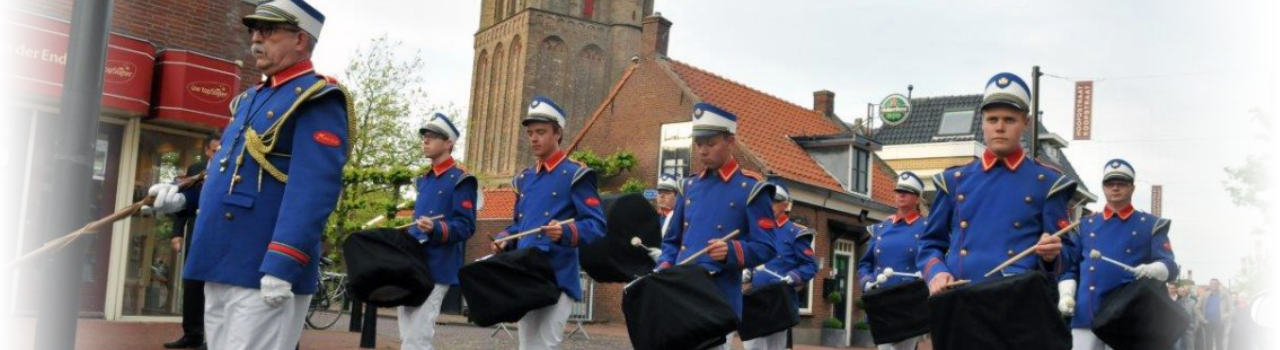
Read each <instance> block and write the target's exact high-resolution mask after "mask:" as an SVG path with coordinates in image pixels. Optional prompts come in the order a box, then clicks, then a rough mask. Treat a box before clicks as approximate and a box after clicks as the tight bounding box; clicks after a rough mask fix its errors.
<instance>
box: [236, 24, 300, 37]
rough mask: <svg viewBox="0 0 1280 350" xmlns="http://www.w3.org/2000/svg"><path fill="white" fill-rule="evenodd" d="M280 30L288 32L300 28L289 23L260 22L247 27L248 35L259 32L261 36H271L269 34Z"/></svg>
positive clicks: (296, 30) (294, 31)
mask: <svg viewBox="0 0 1280 350" xmlns="http://www.w3.org/2000/svg"><path fill="white" fill-rule="evenodd" d="M280 30H284V31H288V32H290V33H297V32H300V31H302V29H301V28H298V26H295V25H291V24H278V23H260V24H256V25H254V26H252V27H249V36H253V34H255V33H260V34H262V36H271V34H275V33H276V31H280Z"/></svg>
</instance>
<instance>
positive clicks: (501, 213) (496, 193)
mask: <svg viewBox="0 0 1280 350" xmlns="http://www.w3.org/2000/svg"><path fill="white" fill-rule="evenodd" d="M515 208H516V191H515V190H512V189H510V188H489V189H485V190H484V207H483V208H480V212H479V213H476V219H477V220H511V213H513V212H514V211H515Z"/></svg>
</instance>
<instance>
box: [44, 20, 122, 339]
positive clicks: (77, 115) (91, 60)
mask: <svg viewBox="0 0 1280 350" xmlns="http://www.w3.org/2000/svg"><path fill="white" fill-rule="evenodd" d="M112 2H113V1H111V0H100V1H76V3H75V6H72V12H71V35H70V39H69V44H68V47H67V66H66V72H65V77H64V78H63V80H62V101H61V105H60V108H59V110H58V111H59V113H58V116H56V117H50V118H47V119H44V120H39V121H37V123H39V124H40V125H39V126H37V127H38V128H39V129H40V130H41V132H39V133H38V136H37V137H39V138H40V139H39V140H40V141H39V142H40V145H42V148H44V149H48V150H49V151H50V153H48V154H46V155H45V156H44V158H45V159H44V161H43V163H44V164H45V166H43V167H42V169H40V171H42V172H43V175H44V176H37V177H36V178H38V179H39V178H43V179H49V180H48V182H45V185H46V186H45V187H44V190H43V191H42V192H43V193H44V196H43V198H38V199H37V200H38V201H39V202H41V203H40V205H39V206H40V207H42V208H44V210H42V211H41V212H43V213H45V214H44V215H43V217H42V218H41V220H40V221H41V222H42V226H44V229H43V230H42V232H41V233H40V237H38V238H37V240H40V241H43V242H47V241H50V240H53V239H56V238H58V237H60V236H61V235H62V234H65V233H67V232H71V231H74V230H76V229H77V228H80V227H81V226H82V225H84V224H85V223H86V222H88V220H89V218H90V215H91V213H90V212H89V211H90V207H89V201H90V193H91V192H92V181H91V180H90V179H92V173H93V160H94V146H95V144H96V140H97V139H98V116H99V115H100V114H101V113H100V111H101V108H102V84H103V72H104V70H105V68H106V57H107V39H108V37H109V35H110V33H111V5H112ZM114 185H115V184H109V186H114ZM84 243H85V242H83V241H80V242H76V243H75V244H71V245H69V246H67V247H65V248H63V249H61V250H59V251H57V252H55V253H53V254H50V255H49V256H48V257H47V258H46V260H45V261H46V263H45V264H43V265H44V268H43V269H42V271H38V272H36V273H38V274H39V275H40V276H42V281H41V282H40V283H41V284H42V286H43V288H42V289H41V290H42V293H41V294H40V296H39V297H38V298H39V299H40V300H39V301H38V304H39V305H40V306H39V307H40V309H39V311H38V316H37V320H36V338H35V341H36V344H35V345H36V347H35V348H36V349H39V350H72V349H75V347H76V321H77V320H76V318H77V317H78V315H79V311H80V283H81V282H80V270H81V268H82V267H81V264H82V261H83V260H84V247H85V244H84ZM29 269H31V270H34V269H38V268H29ZM33 272H34V271H33Z"/></svg>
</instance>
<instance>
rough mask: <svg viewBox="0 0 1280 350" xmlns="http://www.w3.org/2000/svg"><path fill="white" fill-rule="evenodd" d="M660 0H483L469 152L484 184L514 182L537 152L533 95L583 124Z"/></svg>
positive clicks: (572, 126) (574, 125)
mask: <svg viewBox="0 0 1280 350" xmlns="http://www.w3.org/2000/svg"><path fill="white" fill-rule="evenodd" d="M652 12H653V0H623V1H595V0H484V1H482V2H481V11H480V30H479V31H478V32H477V33H476V36H475V59H474V61H473V69H472V79H471V104H470V109H469V111H470V120H469V122H468V124H467V125H468V130H467V157H466V158H467V160H468V165H470V166H471V170H472V171H473V172H475V173H476V174H479V175H481V179H482V181H484V183H485V185H498V184H505V183H507V182H509V180H510V178H511V176H512V175H514V174H515V172H516V171H518V170H520V169H523V168H524V167H525V166H526V164H528V162H529V161H532V160H533V156H532V155H531V154H530V153H529V150H528V148H527V147H521V144H522V143H521V142H520V132H519V131H520V129H519V127H520V123H519V118H520V117H521V116H523V115H524V108H525V106H527V105H528V104H529V101H531V100H532V99H533V96H534V95H545V96H548V97H550V98H551V99H553V100H555V101H556V102H557V104H559V105H560V106H561V107H563V108H564V109H565V113H567V114H568V118H567V119H568V124H569V125H568V126H567V127H566V129H567V130H566V133H565V134H566V135H573V134H575V133H577V132H578V130H580V129H581V127H582V124H583V121H584V120H586V117H587V116H589V115H590V113H591V112H592V111H595V107H596V106H598V105H599V104H600V100H601V99H602V98H604V93H605V92H606V91H607V90H608V88H609V87H610V86H612V85H613V82H614V81H616V80H617V79H618V77H619V76H620V75H621V74H622V71H623V70H624V69H625V68H626V67H627V65H628V64H629V63H628V61H629V60H630V59H631V57H632V56H634V55H635V54H636V53H637V52H638V50H637V48H638V46H639V43H640V19H641V18H644V16H647V15H649V14H650V13H652Z"/></svg>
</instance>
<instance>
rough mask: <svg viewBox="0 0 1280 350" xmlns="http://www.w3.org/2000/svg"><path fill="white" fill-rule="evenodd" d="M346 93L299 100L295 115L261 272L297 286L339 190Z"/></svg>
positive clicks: (344, 148)
mask: <svg viewBox="0 0 1280 350" xmlns="http://www.w3.org/2000/svg"><path fill="white" fill-rule="evenodd" d="M344 98H345V97H344V96H341V95H339V94H335V93H330V94H328V95H327V96H322V97H320V98H319V99H318V100H315V101H311V102H308V103H305V104H303V105H302V106H303V107H302V109H301V110H299V111H298V112H297V113H298V114H297V115H296V116H295V117H294V118H296V119H294V123H296V124H295V128H294V138H293V154H292V160H291V163H292V166H291V167H290V172H289V179H288V183H286V184H285V187H284V195H283V198H282V199H281V202H280V216H279V220H277V221H276V225H275V228H274V230H273V231H272V232H274V235H273V237H272V239H271V244H270V246H268V248H267V253H266V256H265V257H264V258H263V260H262V265H261V267H260V268H259V271H260V272H263V273H266V274H269V275H272V276H275V277H276V278H279V279H282V280H285V281H289V282H291V283H293V284H295V285H296V284H297V283H298V282H299V277H300V276H301V275H302V272H303V268H304V267H306V266H308V265H310V264H311V262H312V261H311V260H312V259H313V258H316V257H318V256H319V254H320V236H321V235H322V234H323V233H324V226H325V223H326V222H327V221H328V220H329V214H331V213H333V209H334V207H335V206H336V205H337V204H338V195H339V194H340V193H341V192H342V167H343V165H345V164H346V163H347V148H348V147H349V145H348V140H349V139H348V135H347V111H346V103H345V101H344Z"/></svg>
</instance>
